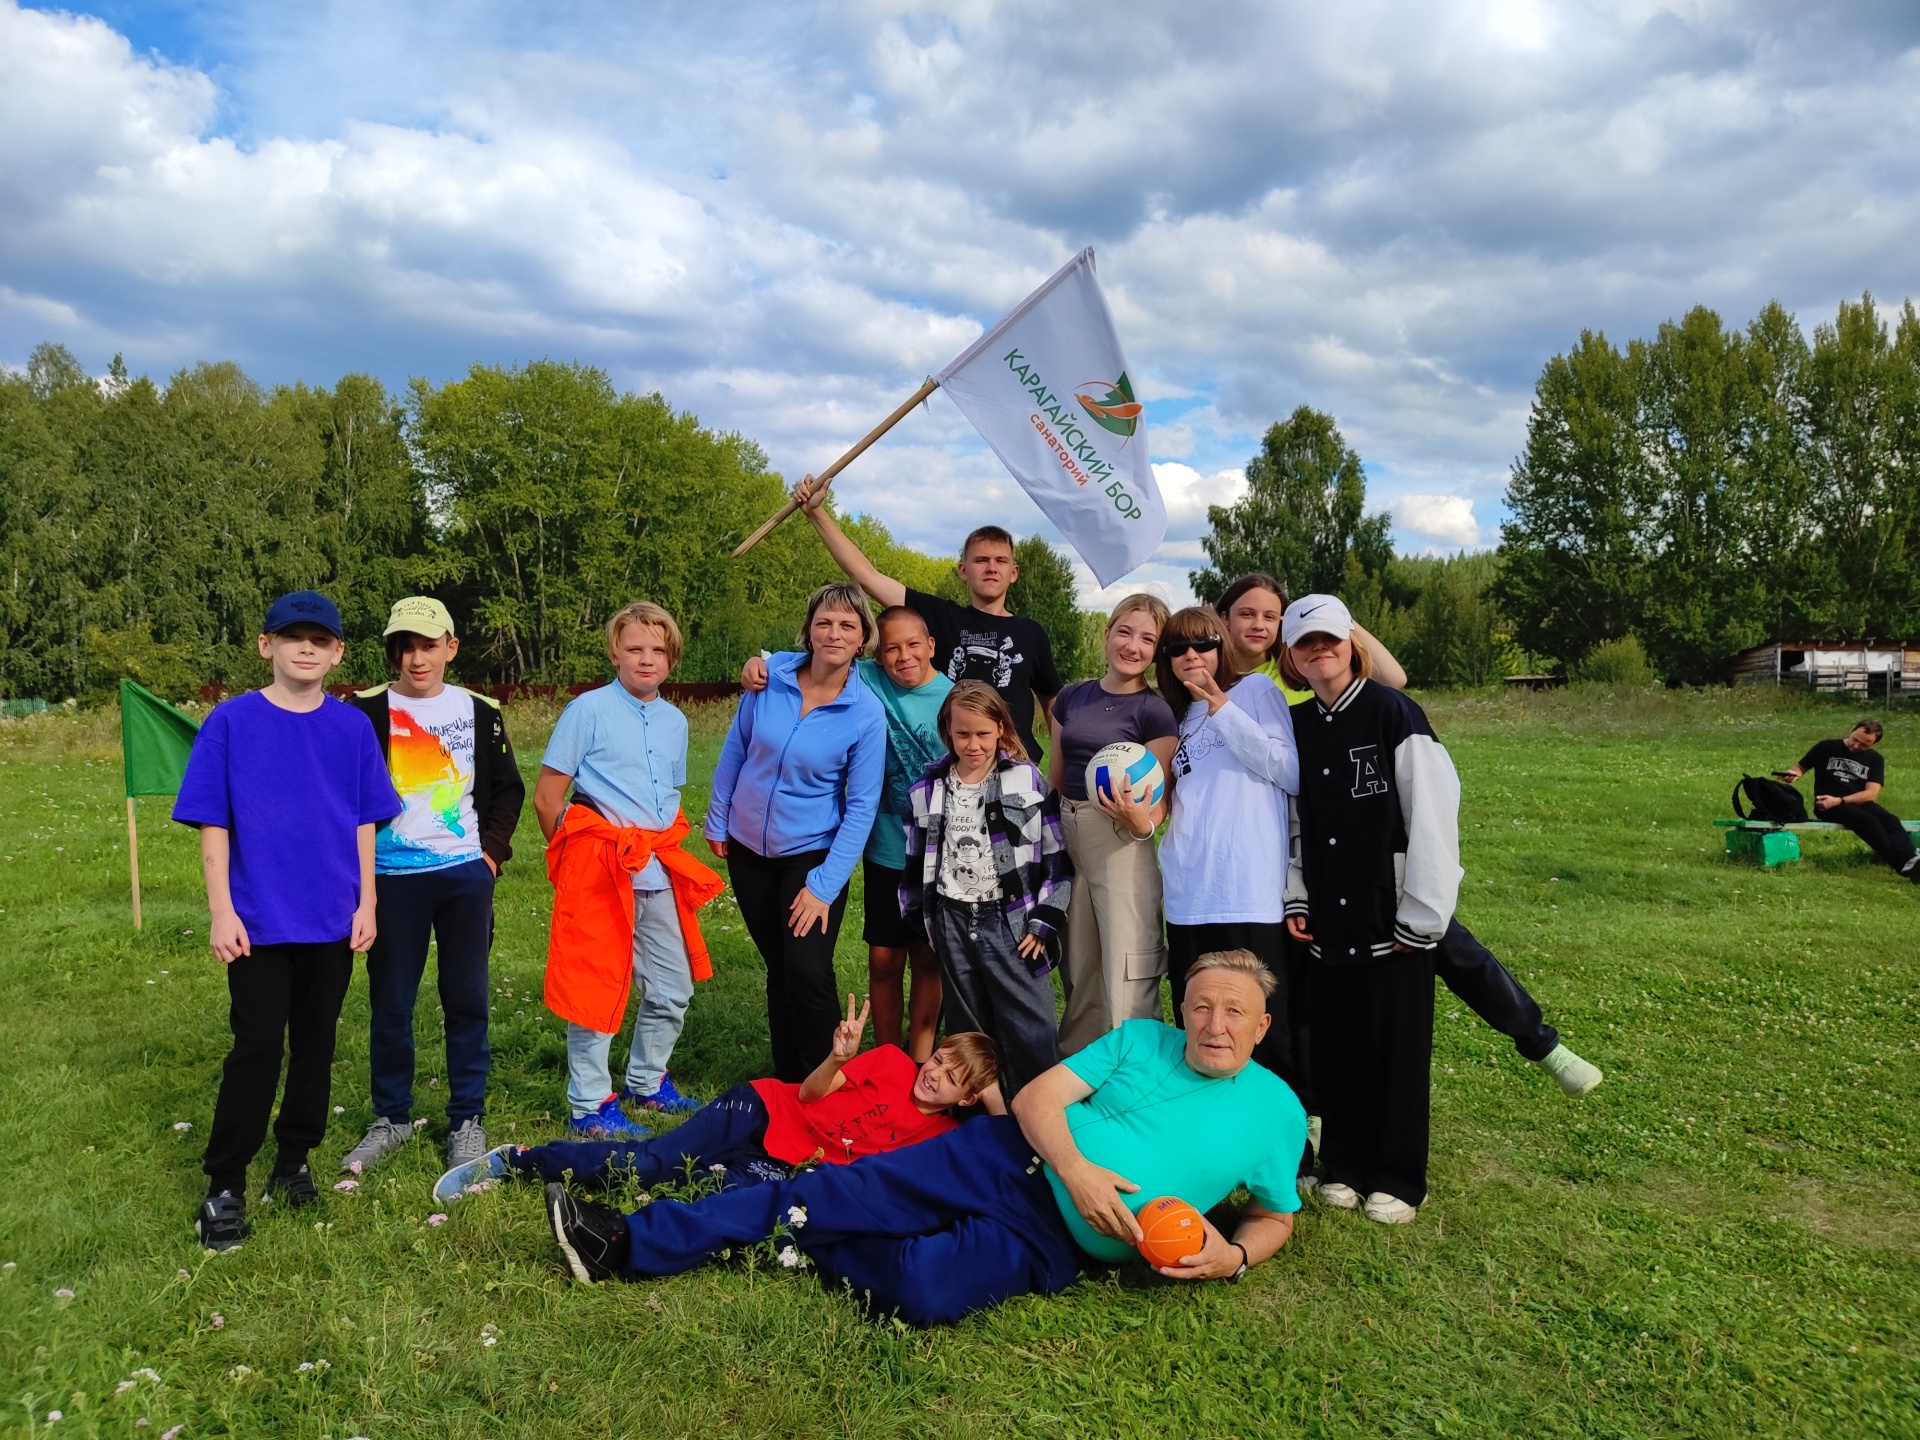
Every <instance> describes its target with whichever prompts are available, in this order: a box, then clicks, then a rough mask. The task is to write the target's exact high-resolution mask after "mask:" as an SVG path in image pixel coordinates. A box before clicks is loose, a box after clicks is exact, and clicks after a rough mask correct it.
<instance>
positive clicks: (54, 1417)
mask: <svg viewBox="0 0 1920 1440" xmlns="http://www.w3.org/2000/svg"><path fill="white" fill-rule="evenodd" d="M60 1418H61V1417H60V1412H59V1411H58V1410H49V1411H47V1423H48V1424H49V1425H58V1424H59V1423H60Z"/></svg>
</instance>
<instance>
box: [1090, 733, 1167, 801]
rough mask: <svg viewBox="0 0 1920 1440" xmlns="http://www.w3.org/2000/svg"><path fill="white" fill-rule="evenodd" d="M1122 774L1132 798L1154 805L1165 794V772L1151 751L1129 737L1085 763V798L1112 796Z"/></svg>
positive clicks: (1118, 741) (1117, 741)
mask: <svg viewBox="0 0 1920 1440" xmlns="http://www.w3.org/2000/svg"><path fill="white" fill-rule="evenodd" d="M1122 776H1124V777H1126V781H1127V784H1128V786H1129V787H1131V789H1132V790H1133V798H1134V799H1135V800H1139V801H1143V802H1144V803H1146V804H1148V805H1157V804H1158V803H1159V802H1160V797H1161V796H1162V795H1164V794H1166V791H1167V777H1166V773H1165V772H1164V771H1162V770H1161V768H1160V762H1159V761H1158V760H1156V759H1154V758H1153V752H1152V751H1151V750H1149V749H1147V747H1146V746H1144V745H1139V744H1136V743H1135V742H1133V741H1132V740H1116V741H1114V742H1113V744H1111V745H1107V746H1104V747H1103V748H1102V749H1101V750H1100V752H1099V753H1098V754H1096V755H1095V756H1094V757H1093V759H1091V760H1089V761H1088V762H1087V798H1088V799H1089V800H1097V799H1099V798H1100V796H1102V795H1105V796H1107V797H1109V798H1112V796H1113V793H1114V789H1113V787H1114V785H1115V783H1116V782H1117V781H1118V780H1119V779H1120V778H1121V777H1122Z"/></svg>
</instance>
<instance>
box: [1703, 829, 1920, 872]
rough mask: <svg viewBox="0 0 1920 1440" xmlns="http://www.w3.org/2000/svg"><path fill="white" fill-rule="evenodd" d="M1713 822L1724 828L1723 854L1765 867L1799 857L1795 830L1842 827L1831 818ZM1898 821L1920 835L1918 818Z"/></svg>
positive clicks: (1786, 862) (1797, 836)
mask: <svg viewBox="0 0 1920 1440" xmlns="http://www.w3.org/2000/svg"><path fill="white" fill-rule="evenodd" d="M1713 823H1714V824H1715V825H1718V826H1719V827H1720V828H1721V829H1722V830H1724V831H1726V832H1727V854H1729V855H1730V856H1732V857H1733V858H1734V859H1735V860H1755V861H1758V862H1759V863H1760V864H1762V865H1764V866H1767V867H1768V868H1769V869H1770V868H1772V867H1773V866H1775V865H1790V864H1792V863H1793V862H1794V861H1795V860H1798V859H1799V858H1800V837H1799V835H1798V834H1797V833H1796V832H1798V831H1801V830H1839V829H1843V828H1844V827H1843V826H1839V825H1836V824H1834V823H1833V822H1832V821H1831V820H1803V821H1801V822H1800V823H1799V824H1797V825H1776V824H1774V823H1773V822H1772V821H1771V820H1716V821H1714V822H1713ZM1900 823H1901V824H1902V825H1904V826H1905V827H1906V828H1907V829H1908V830H1909V831H1911V832H1913V833H1914V834H1916V835H1920V820H1902V821H1901V822H1900Z"/></svg>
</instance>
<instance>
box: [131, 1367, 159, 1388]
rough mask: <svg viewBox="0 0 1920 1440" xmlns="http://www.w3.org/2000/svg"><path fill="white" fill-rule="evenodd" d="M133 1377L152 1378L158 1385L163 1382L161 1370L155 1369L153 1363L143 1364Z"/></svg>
mask: <svg viewBox="0 0 1920 1440" xmlns="http://www.w3.org/2000/svg"><path fill="white" fill-rule="evenodd" d="M133 1378H134V1379H136V1380H151V1381H152V1382H153V1383H154V1384H156V1385H158V1384H161V1383H162V1382H161V1379H160V1372H159V1371H157V1370H155V1369H154V1368H153V1367H152V1366H151V1365H142V1366H141V1367H140V1368H139V1369H138V1370H136V1371H134V1372H133Z"/></svg>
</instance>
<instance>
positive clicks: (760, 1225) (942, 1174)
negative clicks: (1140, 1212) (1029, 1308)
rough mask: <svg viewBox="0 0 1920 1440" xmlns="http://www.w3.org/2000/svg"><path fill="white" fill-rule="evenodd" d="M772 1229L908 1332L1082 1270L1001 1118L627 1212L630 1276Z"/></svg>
mask: <svg viewBox="0 0 1920 1440" xmlns="http://www.w3.org/2000/svg"><path fill="white" fill-rule="evenodd" d="M796 1207H798V1208H799V1209H800V1210H801V1211H803V1212H804V1215H805V1218H804V1219H799V1218H797V1217H795V1216H794V1215H793V1213H792V1212H793V1211H794V1209H795V1208H796ZM777 1225H784V1226H786V1228H787V1230H788V1232H789V1233H790V1234H791V1235H792V1237H793V1240H794V1243H795V1244H796V1245H797V1246H798V1247H799V1248H800V1250H801V1252H802V1253H804V1254H805V1255H806V1256H807V1257H808V1258H809V1259H811V1260H812V1261H813V1262H814V1263H815V1264H816V1265H818V1266H819V1267H820V1270H821V1273H822V1274H823V1275H825V1276H826V1278H827V1279H828V1280H829V1281H830V1282H842V1283H844V1284H846V1285H847V1286H849V1287H850V1288H851V1289H852V1290H853V1291H854V1293H855V1294H857V1295H860V1296H862V1297H863V1298H864V1299H865V1300H866V1302H867V1303H868V1305H870V1306H871V1307H872V1308H873V1309H874V1310H875V1311H876V1312H877V1313H879V1314H883V1315H884V1314H895V1315H898V1316H899V1317H900V1318H901V1319H902V1320H905V1321H906V1322H908V1323H909V1324H912V1325H940V1324H945V1323H947V1322H950V1321H954V1320H958V1319H959V1318H960V1317H961V1316H963V1315H966V1314H969V1313H971V1312H972V1311H974V1310H979V1309H982V1308H984V1307H985V1306H988V1305H994V1304H998V1303H999V1302H1000V1301H1002V1300H1006V1299H1010V1298H1012V1297H1013V1296H1015V1295H1027V1294H1041V1295H1051V1294H1053V1293H1054V1292H1055V1291H1057V1290H1064V1289H1065V1288H1066V1287H1067V1286H1069V1285H1071V1284H1072V1283H1073V1281H1074V1279H1075V1277H1076V1276H1077V1275H1078V1274H1079V1272H1080V1268H1081V1266H1082V1265H1083V1264H1085V1263H1086V1261H1085V1259H1084V1257H1083V1256H1082V1255H1081V1253H1080V1250H1079V1249H1078V1247H1076V1246H1075V1245H1074V1243H1073V1238H1072V1236H1071V1235H1070V1234H1069V1232H1068V1230H1067V1225H1066V1221H1064V1220H1063V1219H1061V1218H1060V1208H1059V1206H1058V1205H1057V1204H1056V1203H1055V1202H1054V1198H1053V1187H1052V1186H1051V1185H1049V1184H1048V1183H1047V1177H1046V1174H1045V1172H1044V1171H1043V1170H1042V1168H1041V1166H1040V1162H1039V1160H1038V1159H1037V1158H1036V1157H1035V1155H1034V1153H1033V1147H1032V1146H1031V1145H1029V1144H1028V1143H1027V1138H1026V1136H1024V1135H1022V1134H1021V1133H1020V1127H1019V1125H1018V1124H1016V1123H1015V1122H1014V1120H1013V1118H1012V1117H1011V1116H1006V1115H1000V1116H990V1117H987V1118H983V1119H978V1120H972V1121H969V1122H968V1123H966V1124H964V1125H962V1126H960V1127H959V1128H958V1129H957V1130H950V1131H948V1132H947V1133H946V1134H944V1135H940V1136H937V1137H935V1138H934V1139H932V1140H926V1141H922V1142H921V1143H920V1144H918V1145H909V1146H907V1147H906V1148H905V1149H901V1150H894V1151H890V1152H888V1153H887V1154H884V1155H872V1156H868V1157H866V1158H864V1159H861V1160H857V1161H855V1162H854V1163H853V1164H851V1165H822V1166H820V1167H819V1168H818V1169H815V1170H809V1171H806V1172H805V1173H804V1174H801V1175H797V1176H795V1177H794V1178H793V1179H791V1180H781V1181H778V1182H775V1183H773V1184H769V1185H754V1186H751V1187H747V1188H742V1189H736V1190H723V1191H722V1192H721V1193H720V1194H718V1195H709V1196H707V1197H706V1198H704V1199H701V1200H697V1201H694V1202H692V1203H690V1204H689V1203H685V1202H682V1201H677V1200H656V1201H654V1202H653V1204H651V1205H647V1206H645V1207H643V1208H641V1209H639V1210H636V1211H635V1212H634V1213H633V1214H631V1215H629V1216H628V1217H627V1230H628V1235H629V1239H630V1250H629V1253H628V1257H627V1273H628V1275H629V1276H630V1277H633V1278H638V1277H640V1276H647V1275H677V1274H680V1273H681V1272H682V1271H686V1270H691V1269H693V1268H694V1267H695V1266H697V1265H699V1264H700V1263H701V1262H702V1261H704V1260H706V1259H707V1258H708V1257H709V1256H711V1255H714V1254H717V1253H718V1252H719V1251H721V1250H724V1249H727V1248H729V1247H731V1246H737V1245H751V1244H755V1243H757V1242H759V1241H762V1240H766V1239H768V1238H770V1237H771V1236H772V1235H773V1233H774V1229H775V1227H776V1226H777Z"/></svg>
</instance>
